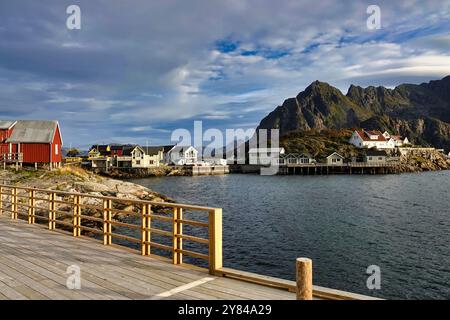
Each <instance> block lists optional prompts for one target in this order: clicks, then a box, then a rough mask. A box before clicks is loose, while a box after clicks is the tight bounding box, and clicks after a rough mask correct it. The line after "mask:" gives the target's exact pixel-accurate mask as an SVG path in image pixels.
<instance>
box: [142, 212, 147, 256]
mask: <svg viewBox="0 0 450 320" xmlns="http://www.w3.org/2000/svg"><path fill="white" fill-rule="evenodd" d="M141 211H142V212H141V227H142V228H141V255H143V256H146V255H147V246H146V244H145V242H146V241H147V232H146V230H145V229H146V228H147V219H146V215H147V206H146V205H145V204H143V205H142V208H141Z"/></svg>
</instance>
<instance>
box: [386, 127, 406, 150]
mask: <svg viewBox="0 0 450 320" xmlns="http://www.w3.org/2000/svg"><path fill="white" fill-rule="evenodd" d="M383 136H384V137H385V138H386V139H392V140H393V142H394V146H395V147H401V146H403V145H405V144H409V140H408V138H404V139H403V137H402V136H395V135H391V134H390V133H389V132H387V131H385V132H384V133H383Z"/></svg>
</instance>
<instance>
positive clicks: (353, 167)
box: [278, 162, 400, 175]
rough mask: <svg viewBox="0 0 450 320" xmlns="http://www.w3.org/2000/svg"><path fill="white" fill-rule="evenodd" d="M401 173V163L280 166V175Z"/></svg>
mask: <svg viewBox="0 0 450 320" xmlns="http://www.w3.org/2000/svg"><path fill="white" fill-rule="evenodd" d="M399 172H400V163H399V162H392V163H382V164H376V163H344V164H342V165H332V164H326V163H315V164H285V165H280V167H279V171H278V174H280V175H328V174H395V173H399Z"/></svg>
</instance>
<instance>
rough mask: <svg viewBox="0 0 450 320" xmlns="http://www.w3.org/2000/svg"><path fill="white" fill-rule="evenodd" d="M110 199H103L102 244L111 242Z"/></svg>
mask: <svg viewBox="0 0 450 320" xmlns="http://www.w3.org/2000/svg"><path fill="white" fill-rule="evenodd" d="M111 208H112V201H111V200H103V244H104V245H110V244H111V243H112V236H111V232H112V226H111V218H112V214H111Z"/></svg>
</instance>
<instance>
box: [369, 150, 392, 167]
mask: <svg viewBox="0 0 450 320" xmlns="http://www.w3.org/2000/svg"><path fill="white" fill-rule="evenodd" d="M387 157H388V155H387V153H386V151H383V150H372V149H371V150H367V152H366V155H365V157H364V162H366V163H367V164H371V165H383V164H386V161H387Z"/></svg>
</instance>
